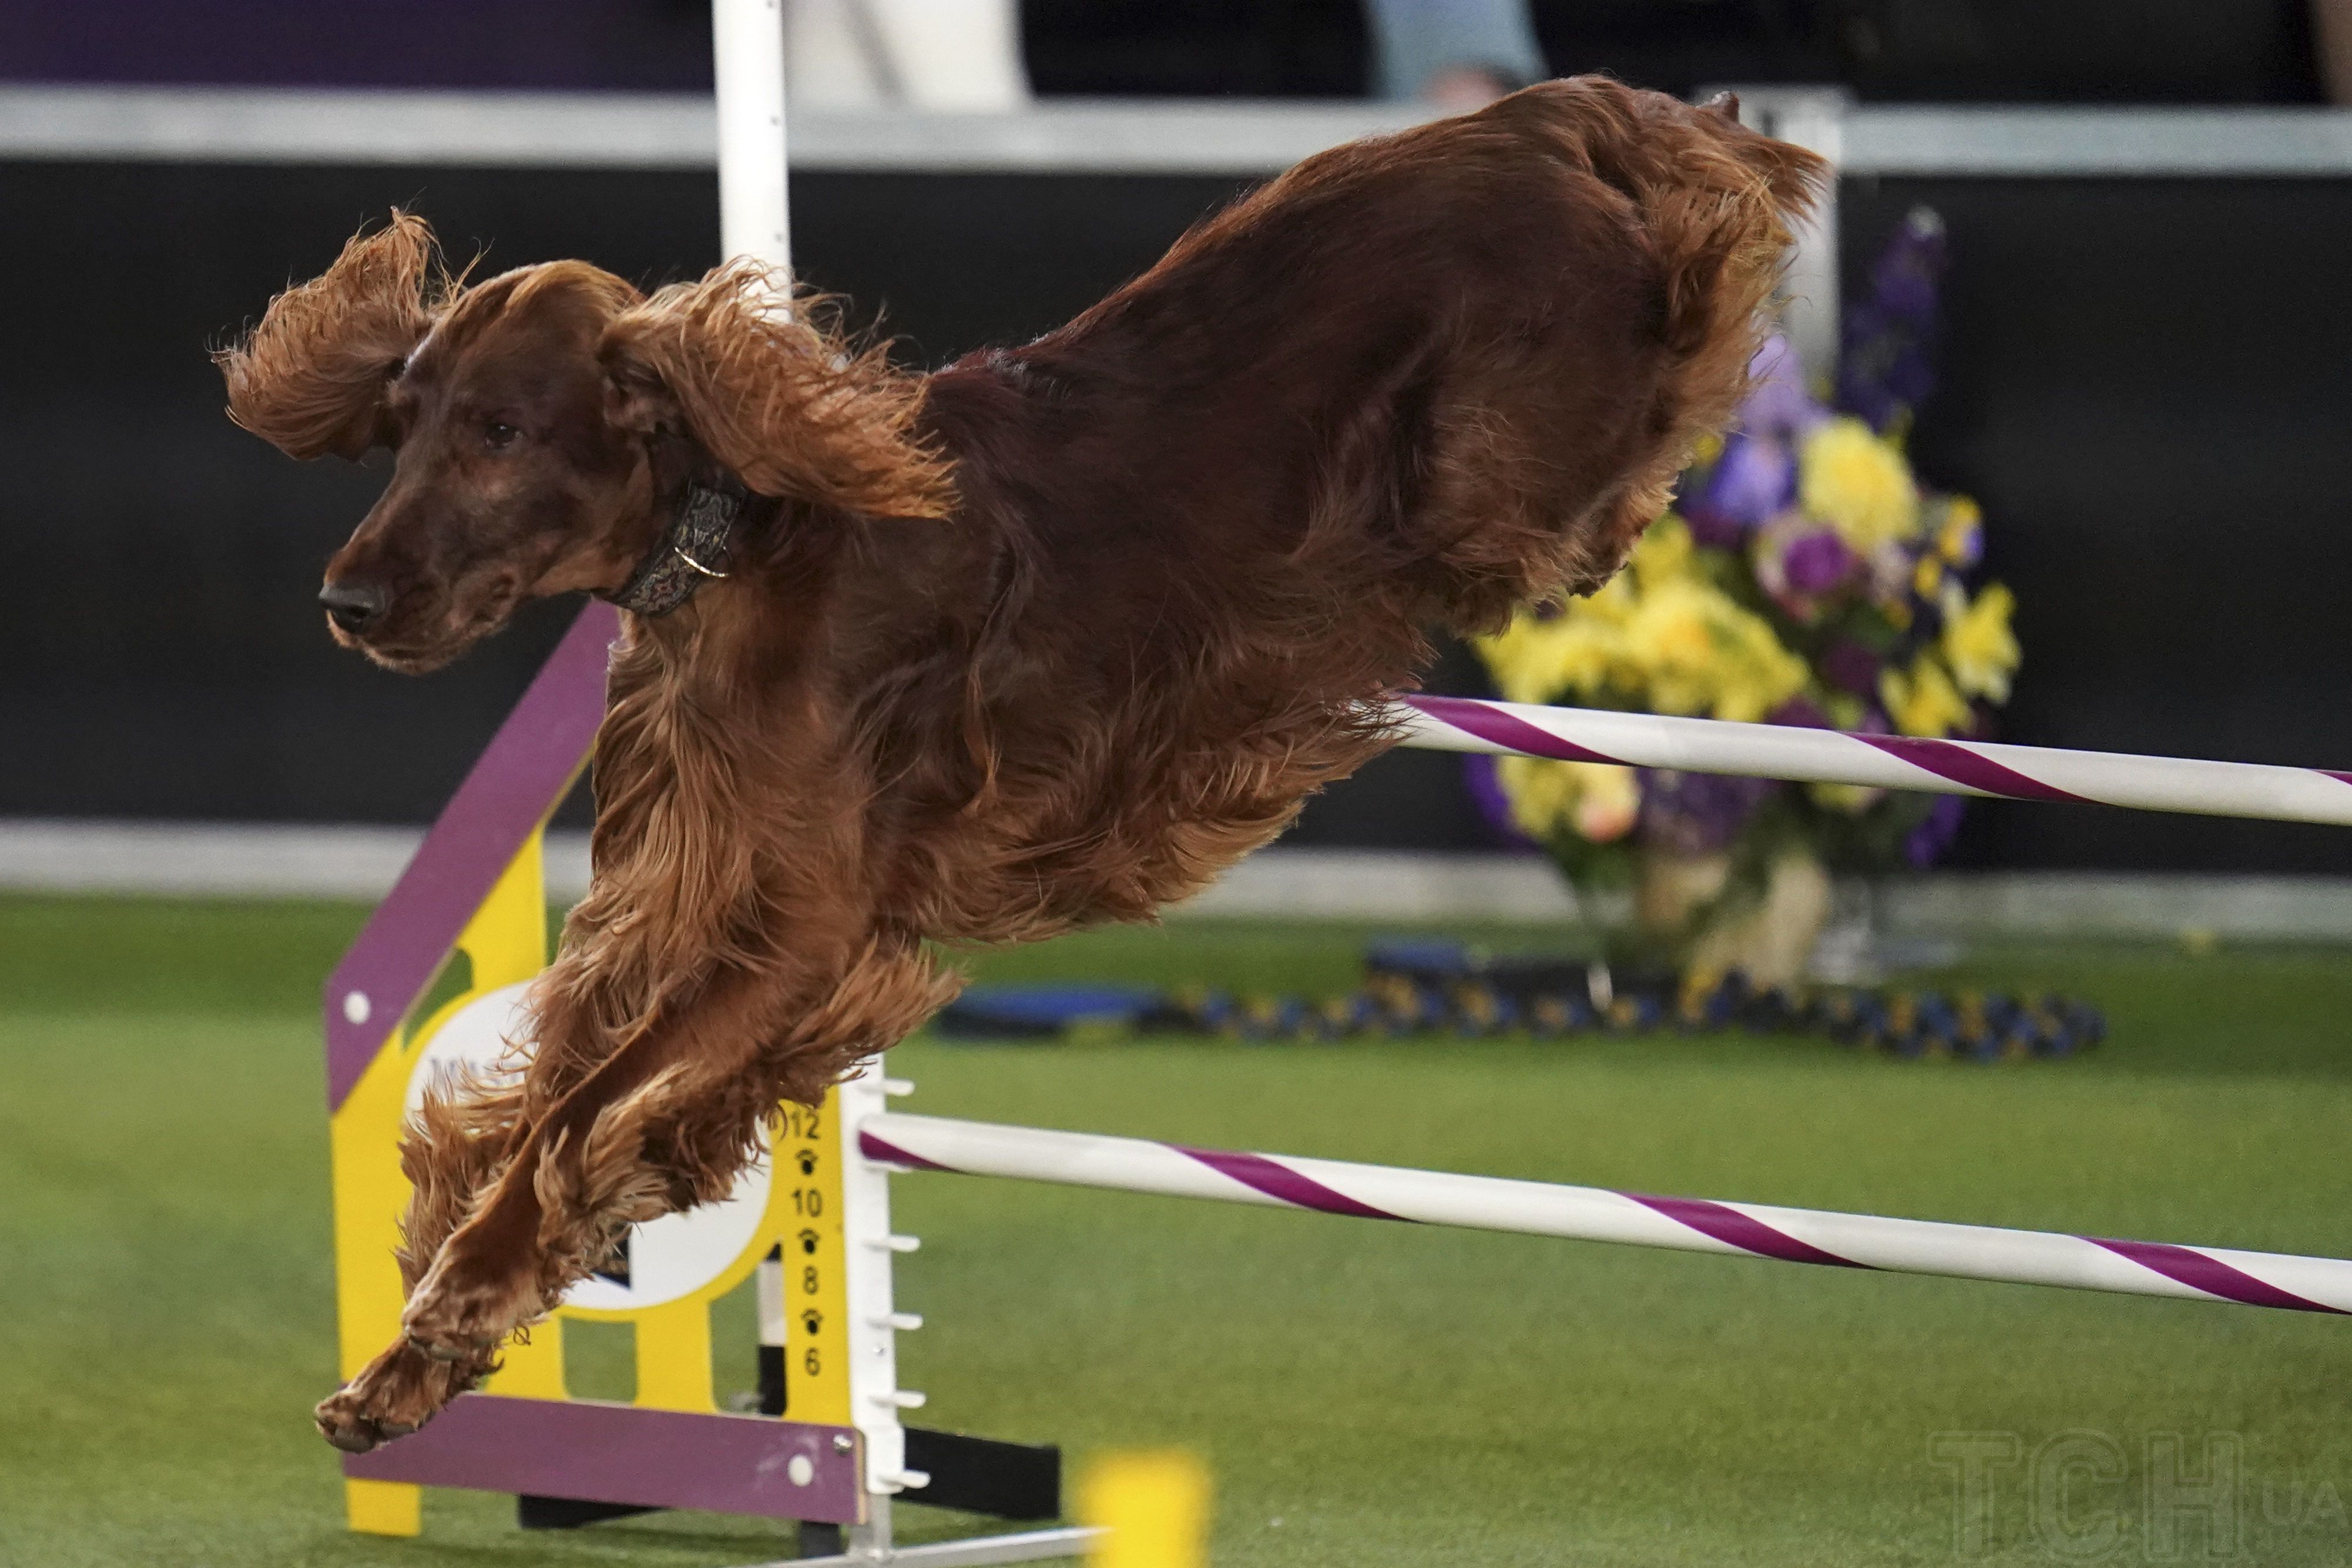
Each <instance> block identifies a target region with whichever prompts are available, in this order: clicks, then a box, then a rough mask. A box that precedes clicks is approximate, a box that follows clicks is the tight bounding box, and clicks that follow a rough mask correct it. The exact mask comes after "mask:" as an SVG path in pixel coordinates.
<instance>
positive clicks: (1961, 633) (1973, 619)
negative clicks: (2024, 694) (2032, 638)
mask: <svg viewBox="0 0 2352 1568" xmlns="http://www.w3.org/2000/svg"><path fill="white" fill-rule="evenodd" d="M1959 598H1960V595H1959V591H1958V590H1957V589H1955V590H1954V591H1953V592H1952V594H1951V596H1950V600H1951V602H1948V604H1947V606H1946V608H1945V612H1944V640H1943V646H1944V659H1945V662H1946V663H1948V664H1950V665H1951V666H1952V676H1953V678H1954V680H1955V681H1957V682H1958V685H1959V688H1960V690H1962V691H1964V692H1966V693H1968V694H1969V695H1970V696H1977V697H1990V698H1991V699H1992V700H1993V701H1994V702H1997V703H2005V702H2007V701H2008V700H2009V677H2010V676H2011V674H2014V673H2015V672H2016V669H2017V665H2018V661H2019V660H2020V659H2021V657H2022V654H2021V653H2020V652H2019V649H2018V646H2017V633H2016V632H2012V631H2011V630H2010V626H2009V618H2010V615H2011V612H2013V611H2014V610H2016V608H2017V596H2016V595H2015V594H2013V593H2011V592H2010V591H2009V590H2008V589H2007V588H2006V587H2004V586H2002V585H2001V584H2000V583H1998V582H1996V583H1993V584H1991V585H1990V587H1988V588H1987V589H1986V590H1985V591H1983V592H1982V593H1979V594H1978V595H1977V601H1976V602H1975V603H1974V604H1970V605H1969V606H1968V607H1967V608H1966V609H1962V608H1961V607H1960V605H1959V603H1958V600H1959Z"/></svg>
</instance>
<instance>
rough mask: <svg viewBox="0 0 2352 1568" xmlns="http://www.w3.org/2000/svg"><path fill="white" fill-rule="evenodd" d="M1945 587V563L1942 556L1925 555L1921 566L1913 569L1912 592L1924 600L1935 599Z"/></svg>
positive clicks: (1920, 560) (1920, 561) (1920, 562)
mask: <svg viewBox="0 0 2352 1568" xmlns="http://www.w3.org/2000/svg"><path fill="white" fill-rule="evenodd" d="M1943 586H1944V562H1943V558H1942V557H1940V556H1932V555H1923V556H1921V557H1920V558H1919V564H1918V565H1917V566H1916V567H1913V568H1912V569H1911V591H1912V592H1914V593H1916V594H1917V595H1918V596H1919V597H1920V598H1922V599H1933V598H1935V597H1936V596H1937V593H1938V592H1940V591H1942V589H1943Z"/></svg>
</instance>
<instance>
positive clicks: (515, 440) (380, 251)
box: [219, 213, 952, 671]
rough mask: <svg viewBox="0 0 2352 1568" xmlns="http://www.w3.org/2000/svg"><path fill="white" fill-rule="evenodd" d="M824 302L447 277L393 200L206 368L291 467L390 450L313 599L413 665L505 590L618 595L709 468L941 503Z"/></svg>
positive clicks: (938, 469) (425, 234) (916, 398)
mask: <svg viewBox="0 0 2352 1568" xmlns="http://www.w3.org/2000/svg"><path fill="white" fill-rule="evenodd" d="M822 305H823V302H822V301H818V300H814V299H806V298H803V299H797V300H795V299H792V298H791V297H790V296H789V294H788V293H787V292H785V290H784V287H783V286H782V285H781V284H780V282H779V281H778V280H776V279H774V278H773V277H772V276H771V275H769V274H768V273H766V272H765V271H763V270H761V269H760V268H757V267H749V266H739V267H728V268H722V269H720V270H719V271H718V272H716V273H713V274H712V275H711V276H710V277H708V278H705V279H704V280H702V281H701V282H699V283H694V284H685V285H680V286H677V287H672V288H667V289H664V290H662V291H661V292H660V293H658V294H656V295H655V296H653V297H652V298H646V297H644V296H643V295H641V294H640V293H639V292H638V291H637V290H636V289H635V287H631V286H630V285H629V284H627V283H626V282H624V281H623V280H622V279H620V278H618V277H614V276H613V275H612V274H610V273H608V272H604V271H602V270H600V269H598V268H596V267H590V266H588V265H586V264H584V263H582V262H574V261H560V262H550V263H546V264H543V265H541V266H537V267H523V268H520V269H519V270H517V271H514V272H509V273H507V274H504V275H503V276H500V277H493V278H490V279H489V280H488V281H487V282H483V283H479V284H476V285H473V286H472V287H467V286H466V285H465V284H464V282H463V280H462V279H457V280H452V279H450V278H448V277H446V275H445V274H444V273H443V272H442V271H441V268H440V267H439V265H438V261H437V257H436V252H435V249H434V245H433V236H432V233H431V231H430V230H429V229H427V228H426V226H425V224H424V222H423V221H422V220H420V219H418V218H415V217H413V216H410V215H408V214H399V213H395V214H394V216H393V221H392V225H391V226H390V227H388V228H385V229H383V230H382V231H380V232H378V233H375V234H373V235H362V236H360V237H358V238H356V239H354V240H352V242H351V244H349V245H348V246H345V247H344V249H343V253H342V255H341V256H340V257H339V258H338V259H337V260H336V262H335V264H334V266H333V267H330V268H329V269H328V270H327V271H326V272H325V273H324V274H323V275H321V276H320V277H318V278H316V279H314V280H312V281H311V282H310V283H306V284H304V285H302V286H300V287H297V288H292V289H289V290H288V291H287V292H286V293H284V294H281V295H279V296H278V298H276V299H275V300H273V301H271V303H270V307H269V309H268V313H267V314H266V315H265V316H264V317H263V318H262V320H261V323H260V325H259V326H257V328H255V329H254V330H253V331H252V333H251V334H250V335H249V336H247V339H246V340H245V341H243V342H242V343H240V344H239V345H237V346H236V348H234V349H231V350H227V351H226V352H224V353H222V354H221V355H220V356H219V361H220V364H221V368H222V371H223V373H224V374H225V376H226V379H227V382H228V392H229V415H230V417H231V418H232V419H234V420H236V423H239V424H240V425H243V426H244V427H245V428H246V429H247V430H250V431H252V432H254V433H255V434H258V435H260V436H262V437H264V438H265V439H267V440H268V441H270V442H271V443H273V444H276V445H277V446H278V447H279V448H280V449H281V450H283V451H285V452H286V453H288V454H289V455H291V456H295V457H304V458H308V457H317V456H321V455H327V454H330V453H332V454H335V455H340V456H343V457H348V458H357V457H359V456H361V455H363V454H365V453H366V452H367V451H368V450H369V449H370V448H372V447H376V446H388V447H391V448H393V449H394V451H395V452H396V454H397V460H396V462H395V464H394V469H393V475H392V481H391V483H390V484H389V485H387V486H385V488H384V492H383V497H381V498H380V499H379V500H378V501H377V502H376V504H375V506H374V507H373V509H372V510H371V511H370V512H369V513H368V515H367V517H366V518H365V519H364V520H362V522H361V524H360V526H359V528H358V529H357V531H355V532H354V533H353V534H352V537H351V538H350V540H349V541H348V542H347V543H346V544H345V545H344V546H343V548H342V549H341V550H340V551H338V552H337V553H336V554H335V556H334V558H333V559H331V561H329V562H328V565H327V573H326V583H325V587H324V589H323V591H321V592H320V603H321V604H322V605H324V606H325V608H326V611H327V615H328V621H329V624H330V628H331V631H332V632H333V634H334V636H335V638H336V640H337V641H338V642H341V643H344V644H345V645H347V646H351V647H356V648H359V649H361V650H362V651H363V652H364V653H367V655H368V656H369V657H370V658H372V659H374V660H375V661H376V662H377V663H379V664H386V665H389V666H391V667H393V668H394V669H401V670H409V671H421V670H427V669H432V668H435V667H436V666H438V665H441V664H446V663H447V662H448V661H450V660H451V659H453V658H456V657H457V655H458V654H459V653H463V652H464V651H465V650H466V649H467V648H468V647H470V646H471V645H472V644H473V643H476V642H478V641H479V640H480V639H481V638H483V637H485V636H487V635H488V634H489V633H490V632H495V631H497V630H498V629H499V627H500V626H502V625H504V624H505V623H506V622H507V620H508V618H509V616H511V615H512V614H513V613H514V611H515V609H516V607H517V606H519V605H520V604H521V603H523V602H524V601H527V600H530V599H536V598H540V597H542V596H544V595H547V594H552V593H562V592H568V591H587V592H592V593H608V594H609V593H612V592H614V591H616V590H618V589H619V588H620V587H621V586H622V584H623V583H625V581H626V580H628V579H629V578H630V576H631V575H632V573H633V572H634V571H635V568H636V567H637V565H638V563H639V562H640V561H641V560H643V559H645V557H646V555H647V553H648V552H649V551H650V550H652V549H655V548H656V545H657V544H658V543H659V541H660V540H661V539H662V538H664V537H665V534H666V531H667V522H668V517H669V514H670V511H671V510H672V508H674V507H676V506H677V504H678V502H679V498H680V497H681V496H682V495H683V493H684V491H685V489H686V487H687V486H688V484H689V483H690V482H692V481H693V480H695V479H696V478H697V477H698V476H708V475H709V474H710V473H711V472H712V471H714V470H723V471H725V472H726V473H730V474H731V475H733V476H735V477H736V478H738V479H740V481H741V482H742V483H743V484H744V485H745V486H748V487H749V488H750V489H751V490H752V491H754V492H756V493H758V494H761V495H764V496H773V497H785V498H789V499H793V500H799V501H803V502H807V503H812V504H814V505H816V506H821V507H830V508H833V509H835V510H839V511H844V512H851V513H862V514H866V515H889V516H919V517H936V516H940V515H943V514H944V513H945V512H946V511H947V510H948V509H949V508H950V505H951V503H952V496H951V490H950V482H949V473H948V469H947V466H946V465H945V464H944V463H943V462H942V461H941V460H940V458H939V457H938V456H937V455H935V454H934V453H933V452H932V451H931V450H930V449H929V447H928V446H926V445H925V444H923V443H922V442H921V441H920V440H919V438H918V435H917V433H916V429H915V423H916V419H917V415H918V413H919V406H920V401H921V395H922V394H921V383H920V382H918V381H916V380H914V379H912V378H909V377H906V376H903V375H901V374H899V373H898V372H897V371H893V370H892V369H891V368H890V367H889V365H888V364H887V361H885V359H884V358H883V356H882V354H881V353H880V351H878V350H874V351H868V352H866V353H856V352H853V351H850V350H847V349H846V348H845V345H844V344H843V343H842V341H841V340H840V339H839V337H838V336H837V335H836V334H835V333H834V332H833V331H832V330H831V329H829V326H828V325H827V320H828V319H827V318H825V317H824V316H823V315H822V313H821V311H819V309H818V308H820V307H821V306H822Z"/></svg>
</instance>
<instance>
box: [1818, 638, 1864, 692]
mask: <svg viewBox="0 0 2352 1568" xmlns="http://www.w3.org/2000/svg"><path fill="white" fill-rule="evenodd" d="M1821 672H1822V679H1823V680H1825V681H1827V682H1828V683H1829V684H1830V685H1833V686H1835V687H1837V689H1838V690H1840V691H1842V692H1852V693H1853V695H1855V696H1858V697H1867V696H1875V695H1877V694H1878V655H1877V654H1875V653H1872V652H1871V651H1870V650H1869V649H1868V648H1866V647H1864V646H1863V644H1861V643H1857V642H1855V641H1854V640H1853V638H1851V637H1841V638H1839V639H1838V640H1837V641H1836V642H1834V643H1831V644H1830V645H1829V646H1828V647H1826V648H1824V649H1822V657H1821Z"/></svg>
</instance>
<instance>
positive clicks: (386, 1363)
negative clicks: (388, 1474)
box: [310, 1343, 489, 1454]
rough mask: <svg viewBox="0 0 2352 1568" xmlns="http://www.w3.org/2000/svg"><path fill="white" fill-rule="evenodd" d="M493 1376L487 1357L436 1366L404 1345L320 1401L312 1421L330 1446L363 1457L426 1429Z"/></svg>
mask: <svg viewBox="0 0 2352 1568" xmlns="http://www.w3.org/2000/svg"><path fill="white" fill-rule="evenodd" d="M488 1370H489V1366H488V1358H487V1357H480V1356H478V1357H474V1358H472V1359H471V1360H468V1361H466V1362H448V1361H436V1360H434V1359H433V1358H431V1357H429V1356H426V1355H425V1354H421V1353H420V1352H419V1351H418V1350H417V1349H416V1347H415V1346H414V1345H411V1344H408V1343H400V1344H396V1345H394V1346H393V1347H392V1348H391V1349H389V1350H387V1351H385V1352H384V1353H383V1354H382V1355H379V1356H377V1357H376V1358H375V1359H374V1360H373V1361H372V1362H370V1363H368V1364H367V1365H366V1366H365V1367H363V1368H362V1369H361V1372H360V1375H358V1376H357V1377H354V1378H352V1380H351V1381H350V1382H349V1383H347V1384H345V1385H343V1386H342V1387H341V1388H339V1389H337V1390H336V1391H335V1392H334V1393H332V1394H331V1395H329V1396H327V1397H326V1398H324V1399H321V1400H320V1401H319V1405H318V1408H316V1409H315V1410H313V1411H312V1412H311V1413H310V1416H311V1419H312V1420H314V1421H316V1422H317V1423H318V1425H319V1435H320V1437H324V1438H326V1439H327V1441H328V1442H330V1443H332V1444H333V1445H334V1446H335V1447H336V1448H341V1449H342V1450H343V1451H344V1452H345V1453H347V1454H364V1453H366V1452H367V1451H368V1450H369V1449H370V1448H375V1447H376V1446H378V1445H379V1444H383V1443H388V1442H390V1441H392V1439H393V1438H394V1437H406V1436H407V1435H408V1434H409V1433H411V1432H414V1431H415V1430H416V1429H417V1428H418V1427H422V1426H424V1425H425V1422H427V1421H430V1420H431V1419H433V1417H434V1416H435V1415H436V1414H437V1413H439V1411H440V1409H441V1407H442V1406H445V1405H446V1404H448V1403H449V1401H451V1400H452V1399H455V1398H456V1397H457V1396H458V1395H460V1394H463V1393H464V1392H465V1391H466V1390H467V1389H468V1388H471V1387H472V1386H473V1385H475V1384H477V1383H478V1382H479V1381H481V1378H482V1375H483V1374H484V1373H486V1372H487V1371H488Z"/></svg>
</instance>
